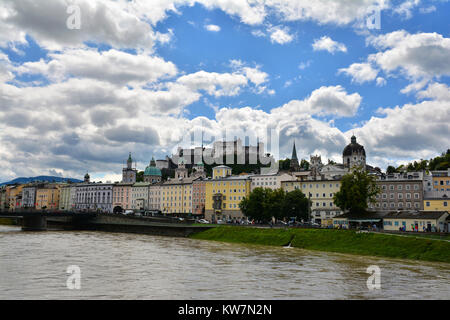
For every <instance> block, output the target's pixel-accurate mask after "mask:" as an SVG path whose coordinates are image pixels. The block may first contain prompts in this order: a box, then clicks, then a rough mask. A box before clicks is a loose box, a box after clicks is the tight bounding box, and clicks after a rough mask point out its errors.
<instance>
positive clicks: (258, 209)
mask: <svg viewBox="0 0 450 320" xmlns="http://www.w3.org/2000/svg"><path fill="white" fill-rule="evenodd" d="M267 190H270V189H263V188H256V189H254V190H253V191H252V192H251V193H250V195H249V196H248V198H247V197H244V199H243V200H242V201H241V202H240V203H239V208H240V209H241V211H242V213H243V214H244V215H245V216H246V217H248V218H249V219H254V220H263V221H269V220H270V219H271V218H272V216H270V217H267V216H266V213H267V211H266V210H265V206H266V205H267Z"/></svg>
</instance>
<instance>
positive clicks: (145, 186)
mask: <svg viewBox="0 0 450 320" xmlns="http://www.w3.org/2000/svg"><path fill="white" fill-rule="evenodd" d="M149 187H150V183H148V182H137V183H135V184H134V185H133V187H132V188H131V208H132V209H133V210H148V208H149V207H148V200H149V198H148V197H149Z"/></svg>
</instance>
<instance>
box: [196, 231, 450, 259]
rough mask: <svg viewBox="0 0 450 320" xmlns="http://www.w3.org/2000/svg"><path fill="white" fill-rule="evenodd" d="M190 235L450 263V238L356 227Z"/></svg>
mask: <svg viewBox="0 0 450 320" xmlns="http://www.w3.org/2000/svg"><path fill="white" fill-rule="evenodd" d="M190 238H192V239H201V240H213V241H223V242H232V243H248V244H259V245H268V246H280V247H281V246H286V245H288V244H289V243H290V244H291V246H292V247H295V248H301V249H308V250H319V251H329V252H338V253H349V254H357V255H368V256H379V257H388V258H401V259H412V260H424V261H436V262H446V263H450V242H447V241H439V240H432V239H426V238H413V237H394V236H391V235H385V234H376V233H357V232H356V231H352V230H332V229H295V228H292V229H263V228H248V227H229V226H220V227H217V228H212V229H209V230H206V231H203V232H200V233H196V234H193V235H191V236H190Z"/></svg>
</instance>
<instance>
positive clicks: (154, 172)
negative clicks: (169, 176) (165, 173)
mask: <svg viewBox="0 0 450 320" xmlns="http://www.w3.org/2000/svg"><path fill="white" fill-rule="evenodd" d="M161 175H162V174H161V169H159V168H157V167H151V166H148V167H147V168H145V171H144V176H161Z"/></svg>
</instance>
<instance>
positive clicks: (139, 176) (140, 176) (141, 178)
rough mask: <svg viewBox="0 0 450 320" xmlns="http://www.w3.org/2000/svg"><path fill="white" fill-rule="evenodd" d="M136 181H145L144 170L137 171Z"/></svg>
mask: <svg viewBox="0 0 450 320" xmlns="http://www.w3.org/2000/svg"><path fill="white" fill-rule="evenodd" d="M136 182H144V171H139V172H138V173H137V175H136Z"/></svg>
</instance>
